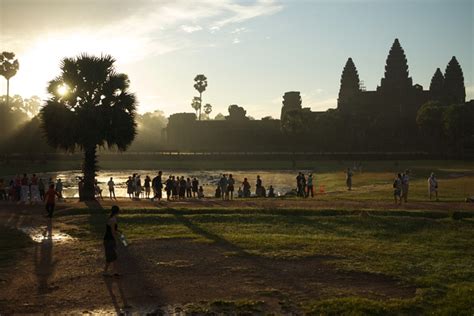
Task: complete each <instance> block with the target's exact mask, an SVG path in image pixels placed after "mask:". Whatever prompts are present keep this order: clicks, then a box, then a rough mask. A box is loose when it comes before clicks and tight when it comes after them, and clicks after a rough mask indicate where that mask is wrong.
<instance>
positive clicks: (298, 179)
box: [296, 172, 303, 196]
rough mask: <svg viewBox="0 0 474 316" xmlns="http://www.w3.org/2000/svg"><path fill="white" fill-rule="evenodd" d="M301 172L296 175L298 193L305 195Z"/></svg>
mask: <svg viewBox="0 0 474 316" xmlns="http://www.w3.org/2000/svg"><path fill="white" fill-rule="evenodd" d="M301 176H302V174H301V172H298V175H297V176H296V195H297V196H303V188H302V181H301Z"/></svg>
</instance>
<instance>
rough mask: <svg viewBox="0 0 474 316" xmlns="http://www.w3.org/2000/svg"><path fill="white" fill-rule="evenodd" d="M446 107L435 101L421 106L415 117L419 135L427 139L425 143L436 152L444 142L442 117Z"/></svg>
mask: <svg viewBox="0 0 474 316" xmlns="http://www.w3.org/2000/svg"><path fill="white" fill-rule="evenodd" d="M445 111H446V107H445V106H442V105H441V103H439V102H436V101H430V102H427V103H425V104H423V105H422V106H421V107H420V109H419V110H418V113H417V115H416V124H417V125H418V127H419V129H420V131H421V133H422V134H423V135H424V136H425V137H427V141H426V143H428V144H430V145H431V150H432V151H436V150H437V149H438V148H440V147H441V146H442V144H443V141H444V129H443V115H444V112H445Z"/></svg>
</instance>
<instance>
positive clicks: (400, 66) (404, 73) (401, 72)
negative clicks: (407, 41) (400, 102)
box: [380, 38, 413, 93]
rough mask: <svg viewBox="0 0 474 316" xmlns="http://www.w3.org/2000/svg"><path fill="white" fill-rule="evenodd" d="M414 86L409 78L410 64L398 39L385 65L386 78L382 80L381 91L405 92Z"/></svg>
mask: <svg viewBox="0 0 474 316" xmlns="http://www.w3.org/2000/svg"><path fill="white" fill-rule="evenodd" d="M412 85H413V82H412V79H411V78H410V77H408V64H407V58H406V56H405V52H404V51H403V48H402V46H401V45H400V42H399V41H398V38H396V39H395V41H394V42H393V44H392V48H390V52H389V54H388V57H387V63H386V65H385V77H384V78H382V81H381V84H380V89H381V90H382V91H384V92H398V93H400V92H403V91H406V90H408V89H410V88H411V87H412Z"/></svg>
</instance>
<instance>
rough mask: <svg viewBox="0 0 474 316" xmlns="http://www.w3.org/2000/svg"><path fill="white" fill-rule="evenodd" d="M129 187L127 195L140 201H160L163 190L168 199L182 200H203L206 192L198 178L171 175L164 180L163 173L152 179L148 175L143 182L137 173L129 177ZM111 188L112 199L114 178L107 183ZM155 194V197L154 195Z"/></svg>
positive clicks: (159, 172) (127, 182)
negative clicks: (143, 199)
mask: <svg viewBox="0 0 474 316" xmlns="http://www.w3.org/2000/svg"><path fill="white" fill-rule="evenodd" d="M125 185H126V186H127V195H128V197H129V198H130V199H134V200H138V199H141V198H145V199H150V200H152V201H155V200H157V201H160V200H161V199H162V198H163V190H164V191H165V193H166V199H167V200H168V201H171V200H180V199H185V198H199V199H201V198H203V197H204V190H203V188H202V186H200V185H199V180H198V179H197V178H195V177H194V178H193V179H191V178H189V177H188V178H185V177H184V176H181V177H179V176H174V175H170V176H169V177H168V179H166V180H163V172H162V171H158V174H157V175H156V176H155V177H154V178H153V179H152V178H151V177H150V176H149V175H146V176H145V178H144V180H143V181H142V179H141V176H140V175H139V174H137V173H134V174H133V175H131V176H129V177H128V180H127V181H126V182H125ZM107 186H108V188H109V197H110V199H116V197H115V182H114V179H113V177H110V180H109V181H108V182H107ZM152 194H153V195H152Z"/></svg>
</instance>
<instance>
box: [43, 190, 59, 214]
mask: <svg viewBox="0 0 474 316" xmlns="http://www.w3.org/2000/svg"><path fill="white" fill-rule="evenodd" d="M56 196H57V197H58V199H59V197H60V195H59V193H58V191H56V190H55V189H54V184H50V185H49V190H48V192H46V194H45V196H44V200H45V202H46V203H45V204H46V212H47V213H48V215H47V216H48V217H49V218H52V217H53V212H54V206H55V201H56Z"/></svg>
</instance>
